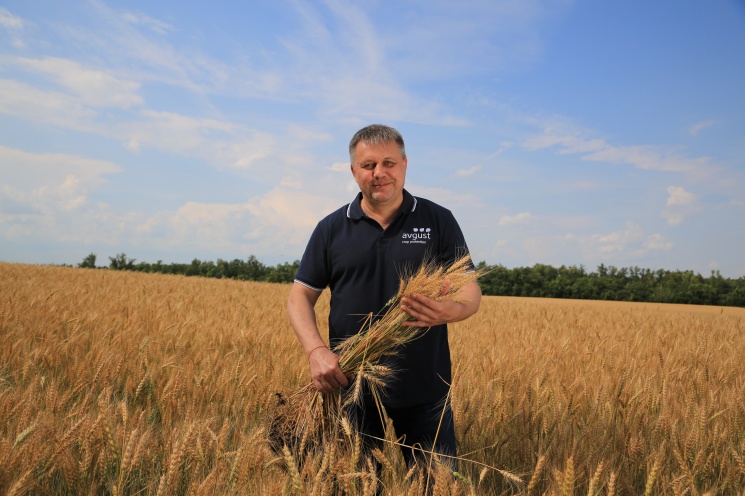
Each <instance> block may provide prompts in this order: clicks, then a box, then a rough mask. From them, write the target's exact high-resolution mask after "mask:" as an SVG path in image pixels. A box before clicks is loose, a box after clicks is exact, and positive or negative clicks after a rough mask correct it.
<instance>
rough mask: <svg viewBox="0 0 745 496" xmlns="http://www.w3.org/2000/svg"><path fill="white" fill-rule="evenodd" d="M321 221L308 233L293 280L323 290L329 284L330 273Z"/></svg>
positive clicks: (326, 244)
mask: <svg viewBox="0 0 745 496" xmlns="http://www.w3.org/2000/svg"><path fill="white" fill-rule="evenodd" d="M322 224H323V223H322V222H319V223H318V225H316V228H315V229H314V230H313V234H311V235H310V239H309V240H308V245H307V246H306V247H305V252H304V253H303V258H302V259H301V260H300V267H298V270H297V273H296V274H295V282H297V283H300V284H302V285H303V286H307V287H308V288H310V289H314V290H316V291H323V290H324V288H326V286H328V284H329V280H330V278H331V274H330V271H329V265H328V239H327V237H326V236H325V233H324V228H323V225H322Z"/></svg>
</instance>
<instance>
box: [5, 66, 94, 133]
mask: <svg viewBox="0 0 745 496" xmlns="http://www.w3.org/2000/svg"><path fill="white" fill-rule="evenodd" d="M0 113H3V114H8V115H12V116H15V117H20V118H21V119H25V120H29V121H32V122H36V123H41V124H53V125H57V126H62V127H67V128H70V129H76V130H86V131H89V130H94V127H93V126H92V125H91V122H92V120H93V119H94V118H95V117H96V115H97V113H96V111H95V110H93V109H91V108H89V107H86V106H84V105H82V104H81V102H80V101H79V100H78V99H77V98H76V97H74V96H72V95H68V94H66V93H61V92H58V91H43V90H40V89H38V88H34V87H33V86H29V85H27V84H25V83H20V82H17V81H12V80H7V79H0Z"/></svg>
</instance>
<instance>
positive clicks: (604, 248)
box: [591, 221, 644, 254]
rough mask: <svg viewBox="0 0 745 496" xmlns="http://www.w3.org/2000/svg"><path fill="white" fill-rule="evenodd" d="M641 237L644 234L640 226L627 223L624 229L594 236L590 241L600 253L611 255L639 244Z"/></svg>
mask: <svg viewBox="0 0 745 496" xmlns="http://www.w3.org/2000/svg"><path fill="white" fill-rule="evenodd" d="M643 237H644V232H643V230H642V228H641V226H639V225H638V224H635V223H634V222H631V221H628V222H627V223H626V228H625V229H622V230H620V231H614V232H611V233H608V234H594V235H592V236H591V240H592V242H593V244H594V245H595V247H596V249H597V250H598V251H599V252H600V253H603V254H611V253H617V252H622V251H624V250H627V249H628V248H629V247H630V246H633V245H635V244H637V243H639V241H640V240H642V239H643Z"/></svg>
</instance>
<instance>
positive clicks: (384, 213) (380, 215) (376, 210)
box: [360, 195, 404, 229]
mask: <svg viewBox="0 0 745 496" xmlns="http://www.w3.org/2000/svg"><path fill="white" fill-rule="evenodd" d="M403 203H404V198H403V195H402V196H401V198H400V199H399V201H397V202H395V203H390V204H387V203H375V202H368V201H367V200H366V199H365V198H364V197H363V198H362V200H361V201H360V207H362V211H363V212H364V213H365V215H367V216H368V217H370V218H371V219H373V220H375V221H376V222H377V223H378V224H380V225H381V226H382V227H383V229H385V228H387V227H388V226H389V225H390V224H391V222H393V219H394V218H395V217H396V214H398V212H399V211H400V210H401V206H402V205H403Z"/></svg>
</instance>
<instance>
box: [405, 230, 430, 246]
mask: <svg viewBox="0 0 745 496" xmlns="http://www.w3.org/2000/svg"><path fill="white" fill-rule="evenodd" d="M412 231H414V232H408V233H407V232H405V233H403V234H402V235H401V242H402V243H403V244H411V243H418V244H425V245H426V244H427V241H428V240H429V239H432V238H430V235H431V233H432V229H431V228H429V227H415V228H413V229H412Z"/></svg>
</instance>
